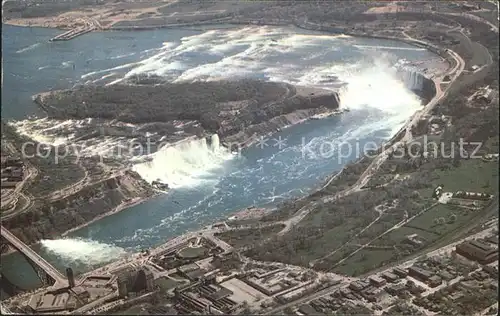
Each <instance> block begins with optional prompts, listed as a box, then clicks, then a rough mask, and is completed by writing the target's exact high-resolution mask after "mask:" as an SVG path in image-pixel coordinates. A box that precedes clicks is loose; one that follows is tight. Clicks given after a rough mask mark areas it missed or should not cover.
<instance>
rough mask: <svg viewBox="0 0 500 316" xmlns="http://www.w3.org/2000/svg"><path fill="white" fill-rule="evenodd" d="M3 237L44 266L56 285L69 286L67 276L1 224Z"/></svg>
mask: <svg viewBox="0 0 500 316" xmlns="http://www.w3.org/2000/svg"><path fill="white" fill-rule="evenodd" d="M0 228H1V229H0V230H1V233H2V237H3V238H5V239H6V240H7V241H8V242H9V243H10V244H11V245H12V246H13V247H14V248H16V249H17V250H18V251H20V252H22V253H23V255H25V256H26V257H28V258H29V259H30V260H31V261H32V262H33V263H34V264H36V265H38V266H39V267H40V268H42V269H43V270H44V271H45V272H46V273H47V274H48V275H50V277H52V278H53V279H54V281H55V284H54V286H56V287H57V286H67V285H68V281H67V280H66V277H65V276H64V275H63V274H62V273H61V272H59V271H58V270H57V269H56V268H54V267H53V266H52V265H51V264H50V263H49V262H47V261H46V260H45V259H44V258H42V257H41V256H40V255H39V254H37V253H36V252H35V251H34V250H33V249H31V248H30V247H28V246H27V245H26V244H25V243H23V242H22V241H21V240H19V239H18V238H17V237H16V236H14V234H12V233H11V232H10V231H8V230H7V229H6V228H5V227H3V226H1V227H0Z"/></svg>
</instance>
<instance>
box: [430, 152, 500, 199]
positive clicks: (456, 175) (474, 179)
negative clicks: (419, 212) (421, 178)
mask: <svg viewBox="0 0 500 316" xmlns="http://www.w3.org/2000/svg"><path fill="white" fill-rule="evenodd" d="M435 173H436V175H437V176H438V177H439V179H437V180H434V181H432V183H433V185H435V186H437V185H439V184H443V185H444V191H445V192H454V191H460V190H461V191H472V192H485V193H489V194H497V193H498V163H497V162H493V161H492V162H484V161H482V160H481V159H470V160H462V161H461V163H460V166H459V167H458V168H454V169H450V170H444V171H442V170H436V171H435ZM422 193H423V192H422Z"/></svg>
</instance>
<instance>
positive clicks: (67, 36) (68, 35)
mask: <svg viewBox="0 0 500 316" xmlns="http://www.w3.org/2000/svg"><path fill="white" fill-rule="evenodd" d="M93 30H94V27H92V26H90V27H89V26H85V27H79V28H76V29H72V30H69V31H67V32H64V33H62V34H59V35H57V36H56V37H53V38H51V39H50V41H51V42H55V41H69V40H71V39H73V38H75V37H77V36H80V35H83V34H86V33H88V32H92V31H93Z"/></svg>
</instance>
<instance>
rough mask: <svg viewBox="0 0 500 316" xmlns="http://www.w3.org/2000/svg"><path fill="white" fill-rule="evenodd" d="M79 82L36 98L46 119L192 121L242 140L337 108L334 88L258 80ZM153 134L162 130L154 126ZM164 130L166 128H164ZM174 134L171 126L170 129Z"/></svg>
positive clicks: (204, 131) (202, 131) (223, 137)
mask: <svg viewBox="0 0 500 316" xmlns="http://www.w3.org/2000/svg"><path fill="white" fill-rule="evenodd" d="M146 81H147V82H145V80H139V81H136V82H135V84H115V85H107V86H79V87H76V88H74V89H71V90H60V91H53V92H48V93H43V94H39V95H36V96H35V97H34V99H35V102H37V103H38V104H39V105H40V106H41V107H42V108H43V110H44V111H45V112H46V113H47V115H48V117H49V118H53V119H86V118H95V119H100V120H116V121H121V122H125V123H133V124H148V123H162V124H167V123H172V122H174V121H189V122H191V123H192V122H193V121H194V122H195V123H194V124H191V126H193V125H194V126H197V127H198V129H197V130H196V131H194V132H193V133H194V134H198V136H200V135H203V134H213V133H217V134H218V135H219V137H220V138H221V140H222V141H225V142H230V143H232V144H238V145H242V144H246V143H247V142H248V140H249V138H251V137H252V136H255V135H265V134H268V133H272V132H275V131H277V130H279V129H280V128H282V127H285V126H288V125H292V124H295V123H298V122H299V121H302V120H304V119H307V118H308V117H310V116H312V115H315V114H319V113H322V112H328V111H332V110H335V109H337V108H338V107H339V103H340V101H339V96H338V94H337V92H334V91H330V90H323V89H317V88H307V87H300V86H293V85H290V84H287V83H276V82H265V81H260V80H235V81H210V82H192V83H159V84H152V83H154V82H156V81H155V78H149V79H147V80H146ZM151 132H153V133H154V132H160V131H159V130H152V131H151ZM161 132H162V133H164V134H165V133H166V134H167V135H164V136H168V134H169V132H168V131H165V129H162V130H161ZM172 132H173V133H175V131H174V130H172Z"/></svg>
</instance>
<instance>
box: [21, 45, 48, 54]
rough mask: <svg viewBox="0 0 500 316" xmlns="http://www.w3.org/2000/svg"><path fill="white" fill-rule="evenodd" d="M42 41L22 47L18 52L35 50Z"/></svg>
mask: <svg viewBox="0 0 500 316" xmlns="http://www.w3.org/2000/svg"><path fill="white" fill-rule="evenodd" d="M41 44H42V43H35V44H33V45H30V46H27V47H24V48H21V49H20V50H18V51H17V52H16V53H18V54H20V53H24V52H27V51H29V50H33V49H35V48H37V47H38V46H40V45H41Z"/></svg>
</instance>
